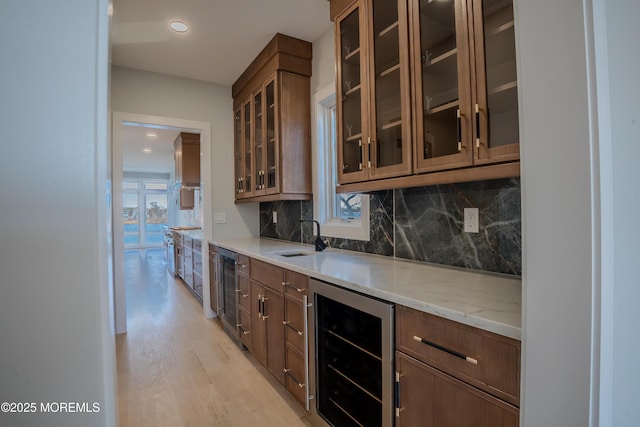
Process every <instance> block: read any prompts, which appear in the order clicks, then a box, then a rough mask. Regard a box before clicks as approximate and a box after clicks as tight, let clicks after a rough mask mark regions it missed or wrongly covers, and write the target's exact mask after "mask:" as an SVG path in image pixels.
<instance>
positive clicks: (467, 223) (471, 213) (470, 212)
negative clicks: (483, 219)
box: [464, 208, 480, 233]
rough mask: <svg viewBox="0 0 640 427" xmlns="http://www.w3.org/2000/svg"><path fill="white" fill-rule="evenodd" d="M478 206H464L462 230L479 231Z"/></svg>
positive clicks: (468, 231)
mask: <svg viewBox="0 0 640 427" xmlns="http://www.w3.org/2000/svg"><path fill="white" fill-rule="evenodd" d="M478 217H479V214H478V208H464V231H466V232H467V233H477V232H479V231H480V229H479V226H478V223H479V218H478Z"/></svg>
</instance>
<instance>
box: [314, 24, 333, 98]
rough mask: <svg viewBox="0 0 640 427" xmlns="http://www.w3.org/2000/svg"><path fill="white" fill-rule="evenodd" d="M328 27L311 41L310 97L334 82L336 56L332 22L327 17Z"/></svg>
mask: <svg viewBox="0 0 640 427" xmlns="http://www.w3.org/2000/svg"><path fill="white" fill-rule="evenodd" d="M327 22H328V24H327V25H328V28H327V30H326V31H325V32H324V33H322V35H321V36H320V37H318V38H317V39H316V40H314V41H313V60H312V63H311V73H312V75H311V97H312V98H313V95H314V94H315V93H317V92H319V91H321V90H322V89H324V88H326V87H327V86H330V85H333V86H335V84H336V58H335V47H334V42H333V40H334V34H333V24H332V23H331V22H330V21H329V17H327Z"/></svg>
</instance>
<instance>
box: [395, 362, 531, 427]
mask: <svg viewBox="0 0 640 427" xmlns="http://www.w3.org/2000/svg"><path fill="white" fill-rule="evenodd" d="M396 371H397V374H398V377H399V386H397V388H396V390H397V391H398V392H399V396H396V400H397V401H398V402H399V404H400V408H399V411H397V412H396V426H397V427H404V426H406V427H414V426H438V427H469V426H473V427H517V426H518V424H519V410H518V408H516V407H514V406H511V405H509V404H508V403H505V402H503V401H501V400H499V399H496V398H495V397H493V396H491V395H489V394H487V393H485V392H483V391H480V390H478V389H476V388H475V387H472V386H470V385H468V384H465V383H463V382H462V381H459V380H457V379H455V378H453V377H451V376H449V375H447V374H445V373H443V372H441V371H439V370H437V369H434V368H432V367H431V366H429V365H426V364H424V363H422V362H418V361H417V360H415V359H413V358H412V357H409V356H407V355H405V354H404V353H401V352H396Z"/></svg>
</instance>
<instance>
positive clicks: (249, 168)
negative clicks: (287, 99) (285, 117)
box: [242, 100, 255, 197]
mask: <svg viewBox="0 0 640 427" xmlns="http://www.w3.org/2000/svg"><path fill="white" fill-rule="evenodd" d="M242 109H243V114H242V119H243V120H244V122H243V127H244V129H243V139H244V143H243V147H244V153H243V156H242V157H243V159H242V160H243V162H244V166H243V170H244V177H243V182H242V183H243V187H244V189H243V193H242V194H243V196H244V197H248V196H253V192H254V188H253V186H254V184H255V183H254V181H253V155H252V143H251V142H252V141H251V139H252V132H251V131H252V126H251V115H252V114H251V113H252V101H251V100H248V101H247V102H245V103H244V105H243V106H242Z"/></svg>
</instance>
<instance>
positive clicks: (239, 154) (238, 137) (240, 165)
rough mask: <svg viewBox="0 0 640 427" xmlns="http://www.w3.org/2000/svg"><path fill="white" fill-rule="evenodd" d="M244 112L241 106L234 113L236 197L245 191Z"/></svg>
mask: <svg viewBox="0 0 640 427" xmlns="http://www.w3.org/2000/svg"><path fill="white" fill-rule="evenodd" d="M242 112H243V108H242V106H241V107H240V108H238V109H237V110H236V111H234V113H233V162H234V170H235V177H236V179H235V185H236V188H235V191H236V198H239V197H242V193H243V192H244V184H243V182H242V181H243V179H244V160H243V154H244V147H243V143H244V137H243V136H242V131H243V125H242V124H243V123H244V120H243V118H242Z"/></svg>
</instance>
